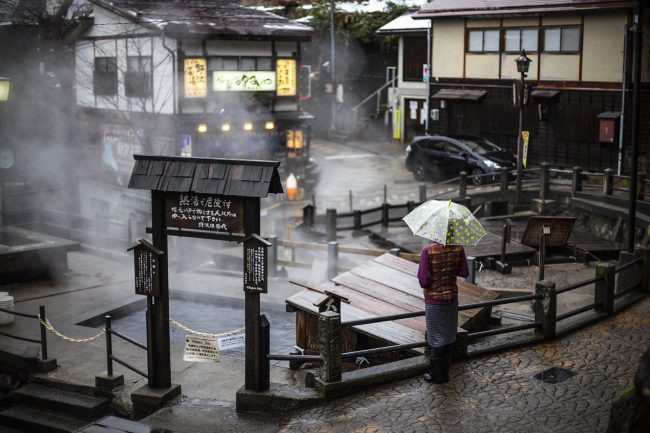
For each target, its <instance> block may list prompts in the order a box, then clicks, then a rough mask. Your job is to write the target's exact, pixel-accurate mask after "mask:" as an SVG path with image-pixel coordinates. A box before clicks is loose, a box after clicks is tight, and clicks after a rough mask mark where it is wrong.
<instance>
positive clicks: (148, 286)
mask: <svg viewBox="0 0 650 433" xmlns="http://www.w3.org/2000/svg"><path fill="white" fill-rule="evenodd" d="M156 262H157V260H156V257H155V256H154V254H153V252H151V251H147V250H145V249H141V250H138V251H137V252H136V254H135V292H136V293H137V294H138V295H154V293H155V292H156V290H155V281H156V280H157V278H158V268H157V266H156Z"/></svg>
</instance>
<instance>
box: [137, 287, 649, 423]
mask: <svg viewBox="0 0 650 433" xmlns="http://www.w3.org/2000/svg"><path fill="white" fill-rule="evenodd" d="M649 330H650V299H644V300H643V301H641V302H639V303H637V304H636V305H634V306H632V307H630V308H628V309H626V310H624V311H623V312H621V313H619V314H618V315H616V316H615V317H612V318H610V319H607V320H605V321H602V322H600V323H598V324H596V325H593V326H591V327H588V328H585V329H582V330H580V331H577V332H574V333H572V334H570V335H569V336H567V337H565V338H561V339H559V340H556V341H553V342H549V343H546V344H541V345H538V346H534V347H530V348H522V349H518V350H511V351H507V352H503V353H500V354H496V355H490V356H484V357H481V358H477V359H473V360H469V361H466V362H462V363H458V364H454V365H453V366H452V368H451V371H450V376H451V380H450V382H449V383H447V384H445V385H431V384H429V383H427V382H424V381H423V380H422V379H421V378H413V379H408V380H403V381H400V382H398V383H395V384H392V385H387V386H383V387H380V388H374V389H370V390H366V391H363V392H360V393H358V394H356V395H353V396H349V397H345V398H340V399H337V400H334V401H331V402H329V403H326V404H324V405H322V406H319V407H315V408H310V409H307V410H303V411H301V412H296V413H294V414H291V415H289V416H286V417H273V416H259V415H246V414H236V413H235V412H234V410H233V407H232V404H230V403H226V402H216V401H209V400H200V399H192V398H191V397H189V396H186V397H183V398H182V399H181V401H180V402H179V403H178V404H176V405H174V406H172V407H170V408H166V409H163V410H161V411H159V412H157V413H156V414H154V415H152V416H150V417H149V418H147V419H145V420H144V422H147V423H149V424H152V425H157V426H161V427H162V426H164V427H165V428H168V429H171V430H176V431H179V432H186V433H217V432H260V433H261V432H282V433H290V432H301V433H320V432H323V433H333V432H340V433H351V432H355V433H380V432H384V433H389V432H390V433H397V432H445V433H447V432H448V433H454V432H459V433H460V432H503V433H505V432H513V433H520V432H526V433H537V432H540V433H541V432H545V433H546V432H571V433H579V432H585V433H587V432H588V433H592V432H604V431H605V430H606V428H607V424H608V422H609V410H610V406H611V402H612V400H613V399H614V398H616V397H617V396H618V395H620V394H621V393H622V392H623V391H624V390H625V389H626V387H628V386H629V385H630V384H631V383H632V379H633V376H634V373H635V371H636V369H637V367H638V362H639V358H640V357H641V355H642V353H643V352H644V350H645V349H646V348H647V347H648V346H650V332H649ZM551 367H561V368H565V369H568V370H570V371H571V372H572V373H574V374H575V375H574V376H572V377H569V378H568V379H566V380H564V381H562V382H560V383H556V384H551V383H545V382H542V381H540V380H538V379H535V378H534V377H533V376H534V375H536V374H538V373H540V372H542V371H545V370H547V369H548V368H551Z"/></svg>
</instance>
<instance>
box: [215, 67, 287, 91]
mask: <svg viewBox="0 0 650 433" xmlns="http://www.w3.org/2000/svg"><path fill="white" fill-rule="evenodd" d="M212 82H213V87H212V90H214V91H215V92H270V91H273V90H275V72H273V71H214V72H213V75H212Z"/></svg>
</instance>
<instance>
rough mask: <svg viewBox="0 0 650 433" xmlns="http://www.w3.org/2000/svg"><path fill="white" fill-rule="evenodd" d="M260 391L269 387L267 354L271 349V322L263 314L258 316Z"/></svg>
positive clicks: (269, 373) (269, 362)
mask: <svg viewBox="0 0 650 433" xmlns="http://www.w3.org/2000/svg"><path fill="white" fill-rule="evenodd" d="M259 350H260V354H261V358H262V359H261V363H260V391H267V390H268V389H269V388H270V385H271V380H270V377H271V376H270V375H271V361H270V360H269V358H268V355H269V353H271V352H270V350H271V324H270V323H269V321H268V319H267V318H266V316H265V315H264V314H262V316H261V317H260V349H259Z"/></svg>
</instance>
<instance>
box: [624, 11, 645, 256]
mask: <svg viewBox="0 0 650 433" xmlns="http://www.w3.org/2000/svg"><path fill="white" fill-rule="evenodd" d="M632 32H633V34H634V42H633V46H634V56H633V57H634V62H633V69H632V82H633V87H632V143H631V144H632V150H631V152H630V154H631V160H630V163H631V167H630V197H629V202H630V209H629V210H630V212H629V215H628V217H629V221H628V227H627V250H628V251H629V252H633V251H634V243H635V242H634V241H635V233H636V230H635V229H636V199H637V194H636V190H637V183H638V180H637V176H638V173H639V117H640V111H641V110H640V108H641V106H640V98H641V55H642V49H643V48H642V44H643V40H642V37H643V11H642V9H641V2H640V0H635V1H634V12H633V18H632Z"/></svg>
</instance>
